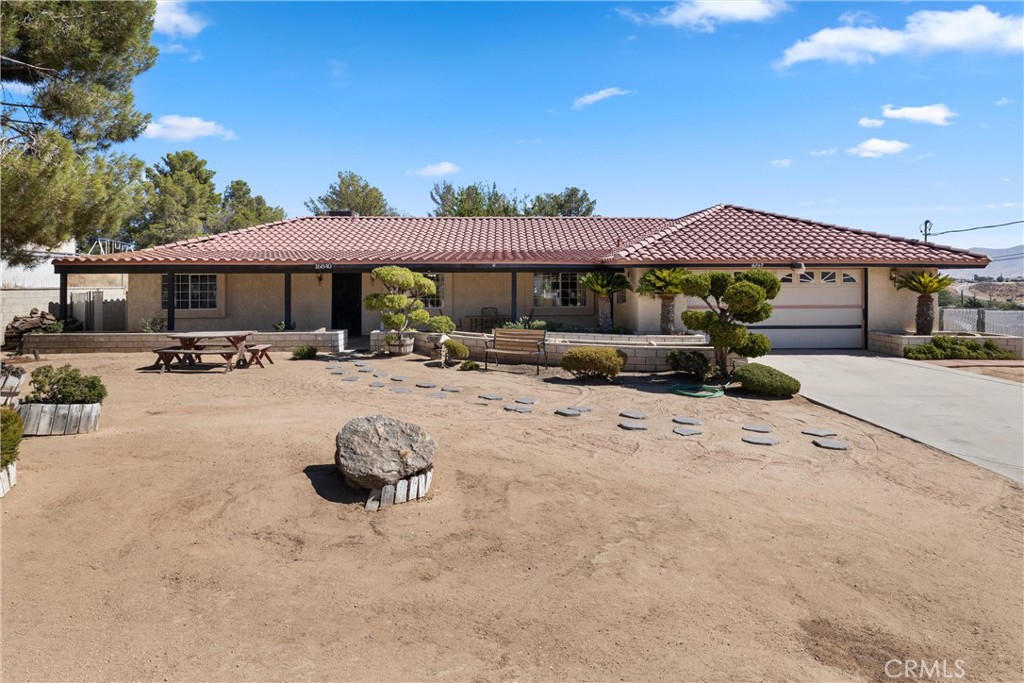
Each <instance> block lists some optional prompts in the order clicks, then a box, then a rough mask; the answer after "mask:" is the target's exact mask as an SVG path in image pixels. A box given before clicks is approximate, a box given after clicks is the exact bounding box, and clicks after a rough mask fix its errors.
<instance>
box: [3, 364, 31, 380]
mask: <svg viewBox="0 0 1024 683" xmlns="http://www.w3.org/2000/svg"><path fill="white" fill-rule="evenodd" d="M24 374H25V368H23V367H21V366H20V365H9V364H7V363H0V377H8V376H10V377H21V376H22V375H24Z"/></svg>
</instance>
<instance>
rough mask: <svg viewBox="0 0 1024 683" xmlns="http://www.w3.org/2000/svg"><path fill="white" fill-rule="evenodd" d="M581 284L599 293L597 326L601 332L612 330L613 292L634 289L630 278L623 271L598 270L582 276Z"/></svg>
mask: <svg viewBox="0 0 1024 683" xmlns="http://www.w3.org/2000/svg"><path fill="white" fill-rule="evenodd" d="M580 284H581V285H583V286H584V287H586V288H587V289H589V290H590V291H591V292H593V293H594V294H596V295H597V328H598V330H599V331H601V332H611V330H612V294H615V293H616V292H628V291H632V289H633V286H632V285H630V284H629V278H627V277H626V276H625V275H623V274H622V273H613V272H611V271H608V270H598V271H595V272H593V273H587V274H586V275H584V276H583V277H581V278H580Z"/></svg>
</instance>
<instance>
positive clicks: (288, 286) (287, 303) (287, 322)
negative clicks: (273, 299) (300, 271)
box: [284, 273, 292, 330]
mask: <svg viewBox="0 0 1024 683" xmlns="http://www.w3.org/2000/svg"><path fill="white" fill-rule="evenodd" d="M291 326H292V274H291V273H285V274H284V328H285V329H286V330H287V329H290V328H291Z"/></svg>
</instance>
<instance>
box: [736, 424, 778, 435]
mask: <svg viewBox="0 0 1024 683" xmlns="http://www.w3.org/2000/svg"><path fill="white" fill-rule="evenodd" d="M743 429H744V430H746V431H748V432H759V433H761V434H768V433H770V432H771V431H772V428H771V427H769V426H768V425H743Z"/></svg>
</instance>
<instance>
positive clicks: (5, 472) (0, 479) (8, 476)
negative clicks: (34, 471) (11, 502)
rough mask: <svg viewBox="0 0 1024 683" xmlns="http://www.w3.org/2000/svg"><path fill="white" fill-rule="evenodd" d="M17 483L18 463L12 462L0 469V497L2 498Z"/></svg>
mask: <svg viewBox="0 0 1024 683" xmlns="http://www.w3.org/2000/svg"><path fill="white" fill-rule="evenodd" d="M17 483H18V463H17V461H15V462H12V463H11V464H10V465H8V466H7V467H4V468H3V469H0V498H3V497H4V495H6V494H7V492H8V491H10V490H11V489H12V488H14V485H15V484H17Z"/></svg>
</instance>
